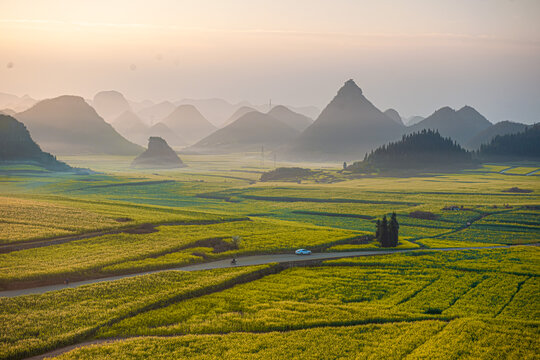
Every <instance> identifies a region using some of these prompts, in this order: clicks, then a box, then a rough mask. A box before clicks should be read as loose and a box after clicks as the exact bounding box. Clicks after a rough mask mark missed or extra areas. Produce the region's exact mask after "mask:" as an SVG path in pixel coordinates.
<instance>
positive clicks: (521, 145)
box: [478, 123, 540, 159]
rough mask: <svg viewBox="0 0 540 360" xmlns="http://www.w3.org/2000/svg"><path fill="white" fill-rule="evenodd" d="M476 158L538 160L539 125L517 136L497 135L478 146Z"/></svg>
mask: <svg viewBox="0 0 540 360" xmlns="http://www.w3.org/2000/svg"><path fill="white" fill-rule="evenodd" d="M478 156H479V157H480V158H482V159H486V158H518V159H538V158H540V123H537V124H534V125H533V126H531V127H529V128H527V129H526V130H525V131H523V132H520V133H517V134H508V135H502V136H501V135H498V136H496V137H495V138H493V139H492V140H491V142H490V143H489V144H487V145H486V144H484V145H482V146H480V150H479V152H478Z"/></svg>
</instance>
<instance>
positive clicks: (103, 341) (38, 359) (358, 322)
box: [24, 317, 455, 360]
mask: <svg viewBox="0 0 540 360" xmlns="http://www.w3.org/2000/svg"><path fill="white" fill-rule="evenodd" d="M454 319H455V317H452V318H431V317H430V318H428V317H424V318H418V319H407V320H388V321H380V320H379V321H361V320H356V321H355V320H352V321H350V322H347V323H327V324H313V325H312V326H305V324H304V325H303V326H302V327H299V328H297V329H296V328H290V329H287V330H267V331H243V332H240V333H249V334H265V333H271V332H292V331H300V330H304V329H314V328H339V327H350V326H361V325H370V324H384V323H414V322H422V321H430V320H435V321H440V322H445V323H446V324H445V325H444V326H443V328H442V329H441V330H440V331H442V330H443V329H444V328H445V327H446V326H447V325H448V324H449V323H450V321H452V320H454ZM440 331H438V332H437V333H436V334H434V335H437V334H438V333H440ZM237 333H238V332H235V331H233V332H227V333H203V334H178V335H176V334H175V335H143V336H126V337H116V338H107V339H96V340H89V341H85V342H81V343H78V344H73V345H69V346H65V347H62V348H58V349H55V350H52V351H49V352H47V353H44V354H41V355H35V356H32V357H29V358H25V359H24V360H42V359H45V358H50V357H55V356H59V355H62V354H64V353H67V352H69V351H71V350H74V349H77V348H81V347H85V346H92V345H99V344H106V343H114V342H121V341H126V340H132V339H156V338H158V339H159V338H177V337H182V336H208V335H230V334H237ZM427 340H429V339H427ZM427 340H426V341H427Z"/></svg>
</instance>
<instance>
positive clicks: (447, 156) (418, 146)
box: [364, 129, 472, 167]
mask: <svg viewBox="0 0 540 360" xmlns="http://www.w3.org/2000/svg"><path fill="white" fill-rule="evenodd" d="M441 159H444V162H445V163H449V162H453V163H456V162H469V161H471V159H472V156H471V153H469V152H468V151H467V150H465V149H463V148H462V147H461V146H460V145H459V144H458V143H457V142H455V141H454V140H452V139H451V138H444V137H442V136H441V134H439V132H438V131H437V130H430V129H424V130H422V131H420V132H417V133H412V134H407V135H403V137H402V138H401V140H399V141H396V142H391V143H388V144H385V145H383V146H380V147H378V148H377V149H375V150H372V151H371V152H370V153H369V154H366V155H365V157H364V162H367V163H377V164H386V165H391V166H393V167H409V166H410V165H420V166H426V165H429V164H433V163H435V164H440V162H441Z"/></svg>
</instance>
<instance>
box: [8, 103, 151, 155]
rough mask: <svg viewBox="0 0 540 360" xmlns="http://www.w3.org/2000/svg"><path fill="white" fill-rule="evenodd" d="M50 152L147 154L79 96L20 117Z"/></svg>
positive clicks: (36, 107) (40, 104) (30, 110)
mask: <svg viewBox="0 0 540 360" xmlns="http://www.w3.org/2000/svg"><path fill="white" fill-rule="evenodd" d="M17 119H18V120H20V121H22V122H23V123H24V124H25V125H26V127H27V128H28V130H29V131H30V133H31V134H32V137H33V138H34V140H35V141H36V142H37V143H38V144H39V145H40V146H41V147H42V148H43V149H44V150H45V151H48V152H52V153H55V154H65V155H82V154H104V155H136V154H139V153H141V152H142V151H143V148H142V147H140V146H139V145H135V144H133V143H131V142H129V141H128V140H126V139H125V138H124V137H122V136H121V135H120V134H119V133H118V132H116V130H114V128H113V127H112V126H111V125H110V124H108V123H106V122H105V120H103V119H102V118H101V117H100V116H99V115H98V114H97V113H96V111H95V110H94V109H93V108H92V107H91V106H90V105H88V104H87V103H86V101H85V100H84V99H83V98H82V97H79V96H71V95H63V96H60V97H57V98H54V99H47V100H42V101H40V102H39V103H37V104H36V105H34V106H33V107H32V108H30V109H28V110H26V111H24V112H22V113H18V114H17Z"/></svg>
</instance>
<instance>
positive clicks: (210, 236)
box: [0, 155, 540, 359]
mask: <svg viewBox="0 0 540 360" xmlns="http://www.w3.org/2000/svg"><path fill="white" fill-rule="evenodd" d="M182 158H183V160H184V161H185V162H186V164H187V165H188V167H187V168H183V169H180V170H159V171H151V170H133V169H131V168H129V163H130V160H131V159H129V158H127V157H83V156H80V157H67V158H64V159H62V160H65V161H67V162H68V163H70V164H71V165H74V166H78V167H90V168H92V169H93V170H95V171H96V173H93V174H88V175H77V174H72V173H65V174H58V173H52V172H49V171H44V170H42V169H40V168H36V167H31V166H4V167H2V166H0V291H2V290H8V289H24V288H31V287H34V286H42V285H54V284H62V283H63V281H64V280H65V279H69V280H70V281H71V282H73V281H78V280H91V279H97V278H100V277H106V276H113V275H119V274H137V273H140V272H146V271H155V270H167V269H174V268H178V267H181V266H185V265H193V264H199V263H205V262H210V261H214V260H219V259H230V258H232V257H242V256H247V255H257V254H290V253H292V252H294V250H295V249H297V248H307V249H311V250H312V251H313V252H316V253H318V252H320V253H328V252H335V251H339V252H341V251H344V252H346V251H362V252H363V251H375V252H377V251H380V250H384V249H382V248H381V247H380V246H379V244H378V243H377V242H376V241H375V240H374V239H373V233H374V230H375V222H376V220H377V219H380V218H381V217H382V216H383V215H387V216H389V215H390V214H391V213H392V212H396V213H397V219H398V222H399V224H400V229H399V230H400V232H399V235H400V238H399V246H398V250H403V251H409V252H403V253H395V254H389V255H377V256H362V257H354V258H342V259H337V260H327V261H321V262H318V263H305V264H301V266H298V267H290V266H289V265H288V264H281V265H275V264H274V265H261V266H246V267H237V268H230V269H215V270H204V271H194V272H178V271H163V272H158V273H155V274H150V275H144V276H136V277H130V278H125V279H122V280H116V281H106V282H101V283H96V284H91V285H85V286H81V287H76V288H74V289H64V290H56V291H51V292H47V293H44V294H41V295H25V296H16V297H13V298H6V297H2V298H0V323H1V324H2V326H1V330H0V349H1V350H0V358H2V359H21V358H25V357H28V356H31V355H37V354H42V353H45V352H47V351H50V350H54V349H58V348H63V347H65V346H69V345H73V344H77V343H82V342H85V341H95V342H96V343H95V345H89V346H84V347H81V348H79V349H75V350H73V351H70V352H66V353H64V354H62V355H60V356H59V358H62V359H89V358H99V359H101V358H102V359H105V358H121V359H144V358H163V359H165V358H196V359H218V358H238V359H267V358H301V359H323V358H341V359H348V358H377V359H379V358H380V359H383V358H384V359H389V358H390V359H401V358H410V359H416V358H440V359H458V358H459V359H461V358H470V359H477V358H485V359H493V358H515V359H528V358H530V359H534V358H538V354H539V353H540V344H539V341H538V339H539V338H540V336H539V335H540V334H539V330H538V326H539V325H540V282H539V280H538V276H540V251H539V250H538V247H537V246H535V244H537V243H538V242H539V239H540V182H539V181H538V177H537V176H524V175H525V174H527V173H529V172H530V171H533V170H534V169H538V168H540V166H539V165H538V164H534V163H531V164H517V165H514V164H490V165H485V166H483V167H480V168H477V169H474V170H467V171H462V172H459V173H455V174H425V175H421V176H417V177H404V178H392V177H364V178H352V177H351V176H348V175H347V174H344V173H341V172H340V171H339V170H340V166H339V164H336V166H335V167H334V166H333V165H332V164H302V166H306V167H307V166H309V167H311V168H312V169H317V170H320V171H321V173H320V174H321V175H319V176H318V177H312V178H309V179H307V180H305V181H302V183H300V184H298V183H296V182H272V183H266V182H259V181H258V179H259V178H260V175H261V173H262V172H264V171H266V170H269V169H272V168H273V163H272V164H270V162H268V161H266V162H265V165H263V164H262V163H261V161H260V159H259V158H258V157H257V156H253V157H249V156H247V157H244V158H242V159H241V160H239V159H238V157H235V156H201V155H185V156H182ZM270 165H271V166H270ZM280 165H285V164H278V166H280ZM512 166H516V167H515V168H514V169H512V170H510V171H508V172H507V173H504V174H501V173H500V171H502V170H504V169H508V168H510V167H512ZM531 169H532V170H531ZM529 170H530V171H529ZM514 187H516V188H519V189H524V190H529V192H507V191H506V190H507V189H510V188H514ZM418 214H420V215H418ZM422 214H429V218H426V217H424V216H422ZM506 245H517V246H510V247H504V248H490V247H493V246H506ZM444 248H468V249H466V250H454V251H448V252H442V251H438V250H437V249H444ZM411 250H412V251H411ZM306 259H308V258H306ZM321 344H324V346H321ZM157 354H159V356H158V355H157Z"/></svg>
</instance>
